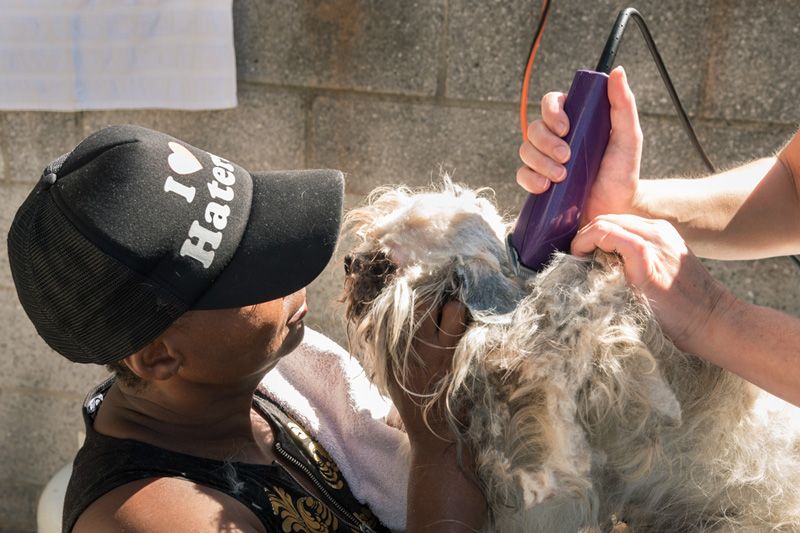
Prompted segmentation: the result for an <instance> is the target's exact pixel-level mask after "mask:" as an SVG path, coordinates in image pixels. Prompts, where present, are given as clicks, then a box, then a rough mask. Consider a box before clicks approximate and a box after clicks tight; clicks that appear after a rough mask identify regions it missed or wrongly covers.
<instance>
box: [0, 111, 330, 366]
mask: <svg viewBox="0 0 800 533" xmlns="http://www.w3.org/2000/svg"><path fill="white" fill-rule="evenodd" d="M342 194H343V178H342V173H341V172H339V171H337V170H302V171H275V172H260V173H249V172H248V171H246V170H245V169H243V168H242V167H240V166H239V165H237V164H235V163H233V162H231V161H228V160H226V159H224V158H222V157H219V156H216V155H213V154H211V153H209V152H205V151H203V150H200V149H198V148H195V147H193V146H191V145H189V144H187V143H185V142H183V141H180V140H178V139H175V138H173V137H170V136H169V135H165V134H163V133H160V132H157V131H152V130H149V129H146V128H141V127H138V126H112V127H109V128H105V129H102V130H100V131H98V132H95V133H94V134H92V135H90V136H89V137H87V138H86V139H85V140H83V141H82V142H81V143H80V144H79V145H78V146H77V147H76V148H75V149H74V150H73V151H72V152H70V153H68V154H65V155H64V156H62V157H60V158H58V159H57V160H55V161H53V162H52V163H50V164H49V165H48V166H47V168H46V169H45V171H44V174H43V175H42V178H41V180H40V181H39V183H37V185H36V186H35V187H34V189H33V191H32V192H31V193H30V195H29V196H28V198H27V199H26V200H25V202H24V203H23V204H22V206H21V207H20V208H19V211H17V214H16V217H15V218H14V222H13V223H12V225H11V230H10V231H9V234H8V255H9V260H10V263H11V273H12V276H13V278H14V284H15V285H16V288H17V294H18V295H19V299H20V302H22V306H23V307H24V309H25V312H26V313H27V314H28V316H29V317H30V319H31V320H32V321H33V323H34V325H35V326H36V329H37V331H38V332H39V335H41V336H42V338H44V340H45V341H46V342H47V343H48V344H49V345H50V346H51V347H52V348H53V349H54V350H56V351H57V352H59V353H60V354H62V355H64V356H65V357H67V358H68V359H71V360H72V361H77V362H81V363H99V364H103V363H109V362H112V361H116V360H119V359H122V358H124V357H126V356H128V355H130V354H132V353H134V352H136V351H138V350H139V349H141V348H143V347H144V346H145V345H147V344H148V343H149V342H151V341H152V340H153V339H155V338H156V337H157V336H158V335H159V334H160V333H161V332H163V331H164V330H165V329H166V328H167V327H168V326H169V325H170V324H171V323H172V322H173V321H175V319H177V318H178V317H179V316H180V315H182V314H183V313H185V312H186V311H188V310H190V309H224V308H230V307H243V306H246V305H252V304H255V303H259V302H264V301H267V300H272V299H275V298H279V297H282V296H286V295H288V294H291V293H292V292H295V291H297V290H299V289H300V288H302V287H304V286H305V285H307V284H308V283H310V282H311V281H312V280H313V279H314V278H316V277H317V276H318V275H319V273H320V272H322V269H323V268H324V267H325V265H326V264H327V263H328V261H329V260H330V257H331V255H332V254H333V250H334V247H335V245H336V239H337V236H338V232H339V224H340V221H341V214H342Z"/></svg>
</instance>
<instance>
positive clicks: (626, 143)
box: [517, 67, 642, 225]
mask: <svg viewBox="0 0 800 533" xmlns="http://www.w3.org/2000/svg"><path fill="white" fill-rule="evenodd" d="M608 100H609V103H610V104H611V135H610V137H609V140H608V146H607V147H606V151H605V154H604V155H603V159H602V161H601V162H600V168H599V170H598V173H597V179H596V180H595V183H594V185H593V187H592V190H591V193H590V194H589V198H588V199H587V201H586V205H585V206H584V210H583V214H582V215H581V225H583V224H585V223H587V222H588V221H589V220H591V219H593V218H594V217H596V216H598V215H603V214H608V213H631V212H633V210H634V205H635V203H636V195H637V189H638V183H639V167H640V162H641V158H642V130H641V127H640V126H639V116H638V114H637V112H636V100H635V98H634V96H633V92H632V91H631V89H630V87H629V86H628V81H627V78H626V76H625V71H624V70H623V68H622V67H617V68H615V69H614V70H613V71H611V74H610V75H609V78H608ZM565 101H566V95H565V94H563V93H558V92H551V93H547V94H546V95H544V97H543V98H542V102H541V111H542V118H541V119H538V120H535V121H533V122H531V124H530V125H529V126H528V140H526V141H525V142H524V143H522V145H521V146H520V149H519V156H520V159H522V162H523V163H525V166H523V167H521V168H520V169H519V170H518V171H517V183H519V184H520V185H521V186H522V187H523V188H524V189H525V190H527V191H528V192H530V193H533V194H541V193H543V192H544V191H546V190H547V189H549V188H550V184H551V183H559V182H561V181H563V180H564V178H565V177H566V168H565V167H564V164H565V163H566V162H567V161H569V157H570V153H569V145H567V143H566V142H564V140H563V139H562V137H564V136H565V135H567V133H568V132H569V119H568V118H567V114H566V113H565V112H564V102H565Z"/></svg>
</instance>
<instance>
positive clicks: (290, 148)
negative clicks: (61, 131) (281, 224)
mask: <svg viewBox="0 0 800 533" xmlns="http://www.w3.org/2000/svg"><path fill="white" fill-rule="evenodd" d="M238 95H239V106H238V107H237V108H235V109H225V110H219V111H169V110H133V111H91V112H86V113H85V114H84V121H83V126H84V129H83V136H86V135H89V134H90V133H92V132H93V131H95V130H98V129H100V128H103V127H105V126H110V125H112V124H125V123H129V124H138V125H140V126H145V127H148V128H152V129H156V130H159V131H163V132H165V133H168V134H170V135H173V136H175V137H177V138H179V139H181V140H184V141H186V142H188V143H190V144H193V145H195V146H197V147H198V148H203V149H206V150H209V151H211V152H213V153H216V154H217V155H219V156H222V157H225V158H226V159H230V160H232V161H235V162H236V163H238V164H240V165H242V166H243V167H245V168H247V169H248V170H252V171H255V170H267V169H279V168H301V167H303V162H304V146H305V120H306V119H305V117H306V112H305V108H304V104H303V99H302V97H301V96H299V95H297V94H293V93H290V92H284V91H278V92H274V91H269V90H267V89H265V88H264V87H259V86H257V85H248V84H240V85H239V90H238Z"/></svg>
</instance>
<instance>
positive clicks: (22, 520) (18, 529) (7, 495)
mask: <svg viewBox="0 0 800 533" xmlns="http://www.w3.org/2000/svg"><path fill="white" fill-rule="evenodd" d="M54 473H55V472H54ZM42 489H44V486H43V485H38V484H34V483H25V482H23V481H19V480H17V479H2V480H0V533H34V532H35V531H36V506H37V504H38V502H39V495H40V494H41V492H42Z"/></svg>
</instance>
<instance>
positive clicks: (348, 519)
mask: <svg viewBox="0 0 800 533" xmlns="http://www.w3.org/2000/svg"><path fill="white" fill-rule="evenodd" d="M275 451H277V452H278V455H280V456H281V457H282V458H284V459H286V460H287V461H289V462H290V463H292V465H294V466H295V467H297V469H298V470H300V471H301V472H303V473H304V474H305V475H306V477H307V478H309V479H310V480H311V482H312V483H313V484H314V486H315V487H317V489H318V490H319V491H320V493H321V494H322V495H323V496H325V499H326V500H328V503H330V504H331V505H333V507H334V508H335V509H336V510H337V511H338V512H339V515H340V518H342V517H344V518H345V520H342V521H343V522H345V523H346V524H347V525H348V526H349V527H351V528H355V526H356V524H358V530H359V531H360V532H361V533H375V531H374V530H373V529H372V528H371V527H369V526H368V525H367V524H365V523H364V522H362V521H361V520H359V519H358V518H356V517H355V516H354V515H353V514H352V513H350V512H349V511H348V510H347V509H345V508H344V507H342V505H341V504H340V503H339V502H338V501H336V499H335V498H334V497H333V496H331V494H330V493H329V492H328V491H327V489H326V488H325V486H324V485H323V484H322V482H320V481H319V480H318V479H317V478H316V476H314V474H313V473H312V472H311V470H309V469H308V467H307V466H306V465H304V464H303V463H302V462H300V461H299V460H298V459H297V458H295V457H294V456H293V455H291V454H290V453H289V452H288V451H286V450H285V449H284V448H283V446H281V443H280V442H277V441H276V442H275Z"/></svg>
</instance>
